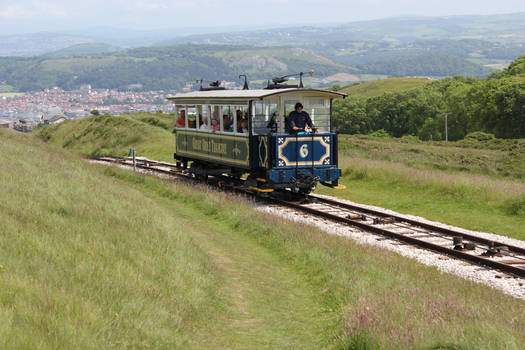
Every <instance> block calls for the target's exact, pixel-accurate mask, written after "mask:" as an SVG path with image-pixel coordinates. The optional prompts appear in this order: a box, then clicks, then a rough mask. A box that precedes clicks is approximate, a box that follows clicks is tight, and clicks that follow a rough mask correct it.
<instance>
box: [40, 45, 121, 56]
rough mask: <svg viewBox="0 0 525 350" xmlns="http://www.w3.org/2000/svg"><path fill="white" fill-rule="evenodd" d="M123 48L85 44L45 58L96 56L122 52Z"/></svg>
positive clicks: (49, 54)
mask: <svg viewBox="0 0 525 350" xmlns="http://www.w3.org/2000/svg"><path fill="white" fill-rule="evenodd" d="M122 50H123V48H121V47H119V46H116V45H111V44H106V43H84V44H77V45H73V46H69V47H66V48H64V49H60V50H57V51H53V52H50V53H47V54H46V55H45V56H73V55H94V54H100V53H108V52H117V51H122Z"/></svg>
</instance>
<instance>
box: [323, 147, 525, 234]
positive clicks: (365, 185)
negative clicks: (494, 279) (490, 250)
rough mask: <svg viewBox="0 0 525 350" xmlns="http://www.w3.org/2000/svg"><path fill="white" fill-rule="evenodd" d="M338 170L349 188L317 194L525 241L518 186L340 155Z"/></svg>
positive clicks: (522, 192)
mask: <svg viewBox="0 0 525 350" xmlns="http://www.w3.org/2000/svg"><path fill="white" fill-rule="evenodd" d="M341 167H342V168H343V171H342V178H341V180H340V181H341V182H342V183H344V184H345V185H346V186H347V190H345V191H334V190H327V189H324V188H321V189H320V192H322V193H326V194H331V195H335V196H339V197H343V198H347V199H351V200H354V201H357V202H363V203H368V204H373V205H379V206H383V207H387V208H389V209H393V210H399V211H401V212H404V213H409V214H415V215H420V216H423V217H426V218H428V219H431V220H436V221H442V222H446V223H448V224H452V225H457V226H460V227H463V228H468V229H473V230H480V231H488V232H494V233H498V234H503V235H508V236H511V237H514V238H518V239H525V215H524V211H523V208H524V204H523V203H524V200H523V196H525V184H524V183H522V182H519V181H513V180H504V179H500V178H492V177H486V176H481V175H476V174H457V173H444V172H439V171H432V170H423V169H414V168H410V167H408V166H406V165H403V164H399V163H393V162H386V161H378V160H370V159H363V158H351V157H343V159H342V162H341Z"/></svg>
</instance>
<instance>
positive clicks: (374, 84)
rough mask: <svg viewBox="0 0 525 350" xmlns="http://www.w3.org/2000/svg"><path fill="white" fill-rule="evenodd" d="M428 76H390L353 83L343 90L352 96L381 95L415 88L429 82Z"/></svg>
mask: <svg viewBox="0 0 525 350" xmlns="http://www.w3.org/2000/svg"><path fill="white" fill-rule="evenodd" d="M429 81H430V80H429V79H427V78H388V79H381V80H374V81H369V82H366V83H361V84H355V85H351V86H349V87H347V88H344V89H342V90H341V92H344V93H345V94H349V95H350V96H365V97H372V96H379V95H381V94H382V93H384V92H387V91H399V90H406V89H410V88H415V87H418V86H421V85H423V84H426V83H428V82H429Z"/></svg>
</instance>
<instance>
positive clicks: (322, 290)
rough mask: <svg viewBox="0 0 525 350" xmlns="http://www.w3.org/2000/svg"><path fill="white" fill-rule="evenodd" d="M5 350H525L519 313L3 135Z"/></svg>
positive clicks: (173, 187)
mask: <svg viewBox="0 0 525 350" xmlns="http://www.w3.org/2000/svg"><path fill="white" fill-rule="evenodd" d="M0 139H1V142H0V157H1V159H0V160H1V162H0V177H1V178H2V179H4V182H3V190H2V191H1V192H0V203H2V204H1V206H0V218H1V220H2V230H1V234H2V242H3V243H2V245H0V315H1V317H2V320H3V321H2V322H0V348H17V349H18V348H28V349H30V348H40V349H52V348H58V347H59V348H66V349H88V348H90V349H91V348H129V349H140V348H149V349H167V348H170V349H171V348H189V349H192V348H195V349H202V348H214V349H253V348H263V347H264V348H273V349H283V348H294V349H319V348H325V349H362V348H369V349H373V348H378V349H379V348H381V349H384V348H392V349H399V348H461V349H480V348H495V347H504V348H507V349H521V348H523V346H525V338H523V333H522V330H523V329H524V328H525V315H524V314H523V313H516V312H515V311H516V310H519V309H520V308H522V307H523V301H518V300H515V299H512V298H510V297H506V296H504V295H502V294H501V293H499V292H496V291H494V290H492V289H490V288H487V287H483V286H479V285H476V284H474V283H472V282H469V281H465V280H462V279H459V278H456V277H453V276H448V275H443V274H441V273H440V272H438V271H437V270H436V269H435V268H429V267H423V266H421V265H419V264H417V263H414V262H413V261H410V260H408V259H406V258H402V257H400V256H398V255H396V254H393V253H391V252H387V251H381V250H378V249H374V248H371V247H361V246H356V245H355V244H354V243H352V242H351V241H349V240H347V239H344V238H341V237H330V236H326V234H324V233H322V232H319V231H318V230H317V229H314V228H312V227H308V226H303V225H297V224H289V223H286V222H283V220H281V219H277V218H272V217H268V216H265V215H263V214H261V213H257V212H254V211H253V210H252V209H250V207H248V206H246V205H245V204H244V203H242V202H240V201H237V200H233V201H232V199H231V198H228V197H226V196H225V195H224V194H218V193H213V192H207V191H206V190H203V191H196V190H195V188H194V187H187V186H186V185H182V184H177V183H172V182H169V181H162V180H158V179H155V178H152V177H146V176H141V175H136V174H133V173H132V172H129V171H125V170H120V169H114V168H107V167H105V166H101V165H93V164H88V163H86V162H84V161H82V160H79V159H78V158H77V157H76V156H73V155H72V154H71V153H69V152H67V151H65V150H62V149H60V148H58V147H55V146H53V145H50V144H44V143H42V142H41V141H39V140H38V139H36V138H34V137H32V136H27V135H20V134H14V133H10V132H8V131H4V130H0Z"/></svg>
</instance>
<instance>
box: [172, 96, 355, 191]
mask: <svg viewBox="0 0 525 350" xmlns="http://www.w3.org/2000/svg"><path fill="white" fill-rule="evenodd" d="M344 96H345V95H344V94H341V93H338V92H333V91H328V90H317V89H305V88H283V89H261V90H215V91H195V92H190V93H185V94H177V95H176V96H174V97H171V98H170V100H173V102H175V104H176V111H177V113H176V114H177V117H176V118H177V122H176V126H177V128H176V139H177V140H176V144H177V149H176V153H175V155H174V156H175V159H177V161H178V162H179V163H180V164H182V166H183V167H188V166H189V170H190V172H193V173H195V174H196V175H199V176H208V175H218V174H221V175H223V174H226V175H229V176H231V177H233V178H240V177H242V175H243V174H248V177H247V181H246V182H245V183H246V185H247V186H248V187H249V188H250V189H252V190H254V191H259V192H270V191H272V190H274V189H283V188H290V189H291V190H293V191H295V192H301V193H308V192H310V191H312V190H313V189H315V187H316V185H317V184H318V183H321V184H323V185H326V186H330V187H334V188H340V186H339V185H338V179H339V177H340V176H341V170H340V169H339V168H338V164H337V134H336V133H334V132H332V101H333V99H334V98H340V97H344ZM298 102H300V103H301V104H302V105H303V106H304V111H305V112H307V113H308V114H309V116H310V118H311V120H312V122H313V124H314V125H315V127H316V129H317V132H316V133H307V132H299V133H295V134H292V133H290V132H289V131H290V130H288V128H287V117H288V115H289V114H290V112H291V111H292V110H293V109H294V106H295V104H296V103H298ZM272 119H273V125H272Z"/></svg>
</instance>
